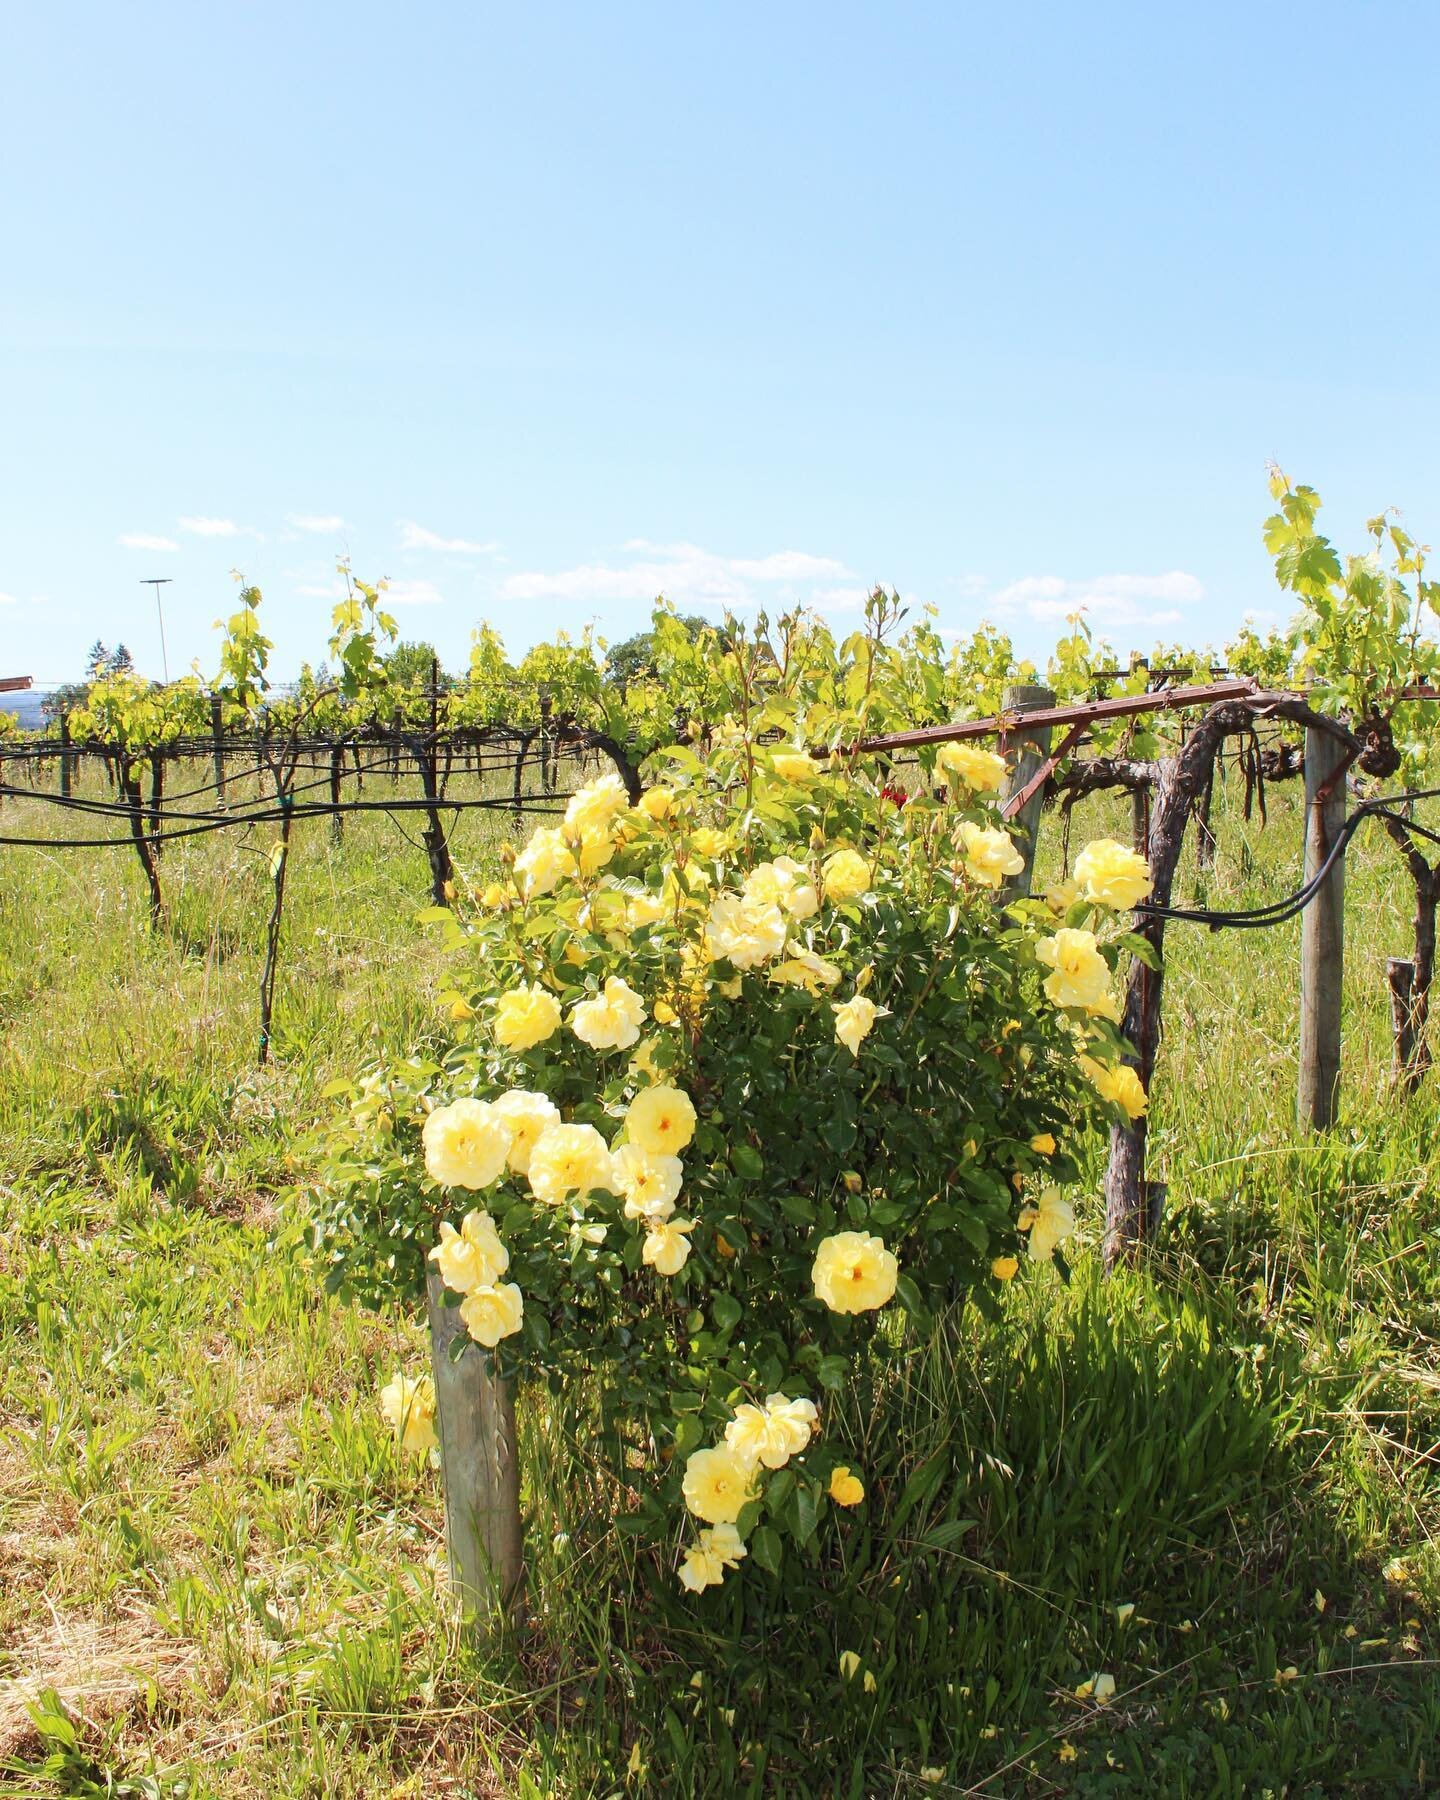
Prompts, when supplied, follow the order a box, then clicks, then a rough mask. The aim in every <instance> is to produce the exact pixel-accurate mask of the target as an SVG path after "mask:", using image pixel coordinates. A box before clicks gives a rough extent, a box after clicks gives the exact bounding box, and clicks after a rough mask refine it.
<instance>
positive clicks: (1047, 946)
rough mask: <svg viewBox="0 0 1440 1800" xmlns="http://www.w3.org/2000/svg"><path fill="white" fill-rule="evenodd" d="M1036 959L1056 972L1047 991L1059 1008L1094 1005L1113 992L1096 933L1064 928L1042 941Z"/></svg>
mask: <svg viewBox="0 0 1440 1800" xmlns="http://www.w3.org/2000/svg"><path fill="white" fill-rule="evenodd" d="M1035 958H1036V961H1037V962H1040V963H1043V964H1044V966H1045V967H1046V968H1047V969H1050V970H1051V971H1053V972H1052V973H1051V974H1049V975H1047V976H1046V977H1045V992H1046V993H1047V994H1048V995H1049V996H1050V998H1051V1000H1053V1001H1054V1003H1055V1005H1056V1006H1085V1007H1089V1006H1093V1005H1095V1004H1096V1002H1097V1001H1103V1000H1104V998H1105V996H1106V995H1107V994H1108V993H1109V991H1110V970H1109V968H1108V966H1107V964H1106V962H1105V958H1104V957H1103V956H1101V954H1100V950H1099V947H1098V945H1097V944H1096V941H1095V933H1094V932H1093V931H1077V930H1074V929H1073V928H1071V927H1069V926H1064V925H1062V926H1061V928H1060V929H1059V931H1057V932H1056V933H1055V935H1054V937H1047V938H1041V940H1040V942H1039V943H1038V944H1037V945H1036V946H1035Z"/></svg>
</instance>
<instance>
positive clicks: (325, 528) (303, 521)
mask: <svg viewBox="0 0 1440 1800" xmlns="http://www.w3.org/2000/svg"><path fill="white" fill-rule="evenodd" d="M285 523H286V524H287V525H293V526H294V527H295V529H296V531H313V532H317V533H318V534H319V535H320V536H322V537H323V536H327V535H330V534H332V533H334V532H337V531H343V530H344V529H345V521H344V520H343V519H342V518H341V517H340V515H339V513H289V514H287V515H286V520H285Z"/></svg>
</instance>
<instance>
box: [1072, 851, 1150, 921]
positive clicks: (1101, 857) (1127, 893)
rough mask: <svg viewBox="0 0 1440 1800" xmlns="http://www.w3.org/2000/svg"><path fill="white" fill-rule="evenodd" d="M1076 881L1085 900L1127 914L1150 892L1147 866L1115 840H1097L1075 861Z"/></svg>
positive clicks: (1141, 857)
mask: <svg viewBox="0 0 1440 1800" xmlns="http://www.w3.org/2000/svg"><path fill="white" fill-rule="evenodd" d="M1075 880H1076V881H1077V882H1078V884H1079V886H1080V889H1081V891H1082V893H1083V894H1084V896H1085V898H1086V899H1087V900H1093V901H1095V902H1096V904H1097V905H1100V906H1109V907H1113V908H1114V910H1115V911H1116V912H1129V910H1130V909H1131V907H1133V906H1137V905H1138V904H1139V903H1140V901H1142V900H1143V899H1144V898H1145V896H1146V895H1147V894H1148V893H1149V892H1150V889H1151V887H1152V886H1153V885H1154V884H1153V883H1152V882H1151V879H1150V865H1149V863H1148V862H1146V860H1145V858H1144V857H1143V856H1140V855H1138V854H1137V853H1136V852H1135V851H1134V850H1128V849H1127V848H1126V847H1125V845H1124V844H1120V843H1117V842H1116V841H1115V839H1114V838H1096V840H1095V842H1094V843H1093V844H1087V845H1086V846H1085V848H1084V849H1083V850H1082V851H1081V852H1080V854H1079V855H1078V856H1077V857H1076V858H1075Z"/></svg>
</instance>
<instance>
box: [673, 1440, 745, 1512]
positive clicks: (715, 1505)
mask: <svg viewBox="0 0 1440 1800" xmlns="http://www.w3.org/2000/svg"><path fill="white" fill-rule="evenodd" d="M754 1479H755V1472H754V1468H753V1466H751V1465H748V1464H746V1463H743V1462H742V1461H741V1460H740V1458H739V1457H738V1456H736V1454H735V1452H734V1451H733V1450H727V1449H725V1448H724V1447H723V1446H721V1445H716V1446H715V1447H714V1448H713V1449H709V1450H695V1451H692V1452H691V1454H690V1455H689V1456H688V1457H686V1459H685V1479H684V1481H683V1483H682V1484H681V1486H682V1489H683V1492H684V1495H685V1504H686V1506H687V1507H689V1509H690V1511H691V1512H692V1513H694V1515H695V1517H696V1518H697V1519H704V1520H705V1521H706V1523H707V1524H710V1525H733V1524H734V1523H735V1521H736V1520H737V1519H738V1518H739V1517H740V1509H741V1508H742V1507H743V1506H744V1504H745V1502H746V1501H747V1500H748V1499H749V1498H750V1495H751V1490H752V1486H753V1483H754Z"/></svg>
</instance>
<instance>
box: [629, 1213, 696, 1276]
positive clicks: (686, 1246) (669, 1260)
mask: <svg viewBox="0 0 1440 1800" xmlns="http://www.w3.org/2000/svg"><path fill="white" fill-rule="evenodd" d="M694 1229H695V1221H694V1220H693V1219H651V1220H650V1221H649V1229H648V1230H647V1231H646V1233H645V1242H644V1243H643V1244H642V1245H641V1246H640V1260H641V1262H643V1263H645V1264H646V1265H647V1266H648V1267H650V1268H652V1269H654V1271H655V1273H656V1274H657V1275H678V1274H679V1273H680V1271H681V1270H682V1269H683V1268H684V1267H685V1264H686V1263H687V1262H688V1261H689V1258H690V1239H689V1237H688V1235H687V1233H689V1232H692V1231H693V1230H694Z"/></svg>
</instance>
